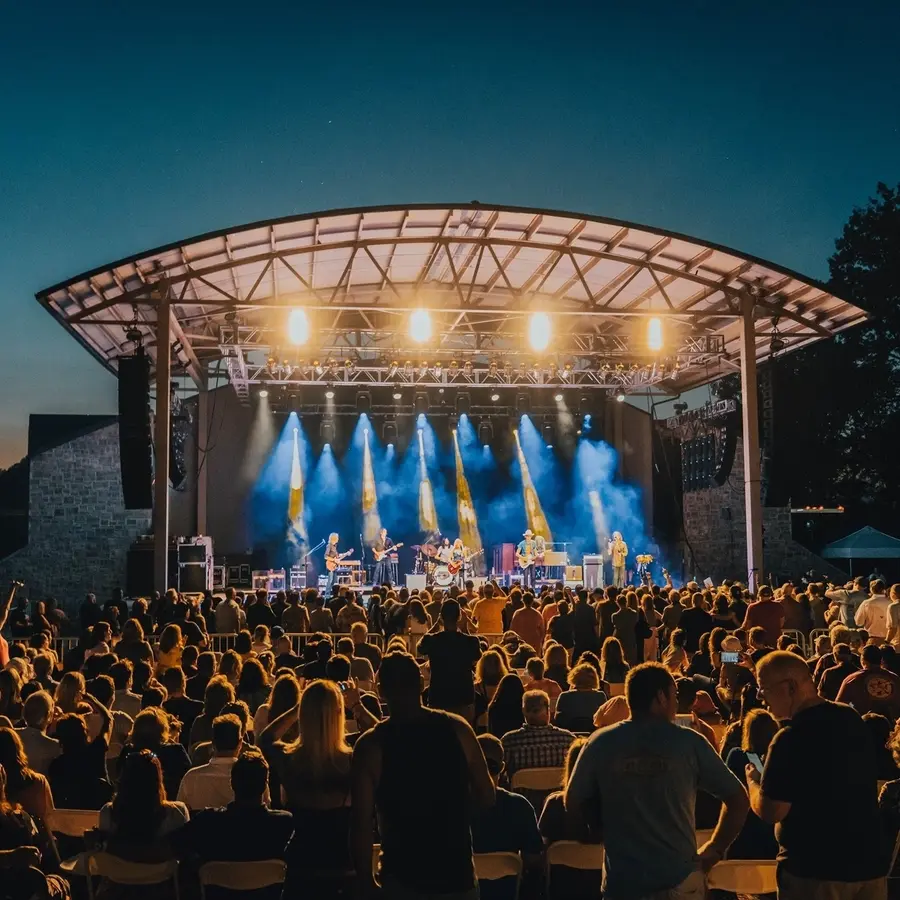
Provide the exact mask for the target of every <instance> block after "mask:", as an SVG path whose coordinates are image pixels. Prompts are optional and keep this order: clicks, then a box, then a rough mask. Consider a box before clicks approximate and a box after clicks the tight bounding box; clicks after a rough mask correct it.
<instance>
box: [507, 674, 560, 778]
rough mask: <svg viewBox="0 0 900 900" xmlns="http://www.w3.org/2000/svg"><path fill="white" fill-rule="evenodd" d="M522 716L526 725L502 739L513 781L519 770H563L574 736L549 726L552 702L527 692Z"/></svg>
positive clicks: (537, 693) (535, 692)
mask: <svg viewBox="0 0 900 900" xmlns="http://www.w3.org/2000/svg"><path fill="white" fill-rule="evenodd" d="M522 713H523V716H524V719H525V724H524V725H523V726H522V727H521V728H517V729H516V730H515V731H510V732H507V733H506V734H505V735H504V736H503V739H502V741H503V753H504V757H505V762H506V770H507V772H508V773H509V775H510V777H512V776H513V775H515V774H516V772H517V771H519V769H543V768H548V767H549V768H560V769H561V768H562V767H563V764H564V763H565V759H566V753H567V752H568V749H569V745H570V744H571V743H572V741H573V740H575V735H574V734H572V732H571V731H567V730H565V729H564V728H558V727H557V726H555V725H551V724H550V698H549V697H548V696H547V695H546V694H545V693H544V692H543V691H526V692H525V694H524V696H523V697H522Z"/></svg>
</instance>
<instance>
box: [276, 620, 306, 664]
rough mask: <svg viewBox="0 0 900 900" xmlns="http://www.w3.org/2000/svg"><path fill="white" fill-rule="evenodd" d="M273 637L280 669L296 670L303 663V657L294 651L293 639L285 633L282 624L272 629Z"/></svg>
mask: <svg viewBox="0 0 900 900" xmlns="http://www.w3.org/2000/svg"><path fill="white" fill-rule="evenodd" d="M272 637H273V638H274V640H275V665H276V667H277V668H279V669H291V670H292V671H293V670H295V669H296V668H297V667H298V666H302V665H303V657H301V656H297V654H296V653H294V647H293V644H292V643H291V639H290V638H289V637H288V636H287V635H285V634H284V632H283V631H282V629H281V626H279V625H276V626H275V628H273V629H272Z"/></svg>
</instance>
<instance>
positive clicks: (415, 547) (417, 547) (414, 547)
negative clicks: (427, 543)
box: [409, 544, 422, 553]
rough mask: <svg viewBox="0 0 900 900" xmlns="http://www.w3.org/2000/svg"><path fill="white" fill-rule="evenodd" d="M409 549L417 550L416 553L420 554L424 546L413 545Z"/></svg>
mask: <svg viewBox="0 0 900 900" xmlns="http://www.w3.org/2000/svg"><path fill="white" fill-rule="evenodd" d="M409 549H410V550H415V551H416V553H418V552H419V551H420V550H421V549H422V545H421V544H413V545H412V546H411V547H410V548H409Z"/></svg>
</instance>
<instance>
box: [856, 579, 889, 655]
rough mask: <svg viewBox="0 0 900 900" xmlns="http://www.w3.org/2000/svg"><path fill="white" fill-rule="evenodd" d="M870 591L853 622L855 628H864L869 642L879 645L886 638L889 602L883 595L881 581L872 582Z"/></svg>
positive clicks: (883, 589) (883, 586)
mask: <svg viewBox="0 0 900 900" xmlns="http://www.w3.org/2000/svg"><path fill="white" fill-rule="evenodd" d="M870 590H871V592H872V594H871V596H870V597H869V598H868V599H867V600H863V602H862V603H861V604H860V605H859V609H858V610H856V613H855V615H854V617H853V620H854V622H855V624H856V626H857V628H865V630H866V631H868V632H869V638H870V640H876V641H878V643H881V641H883V640H884V639H885V638H886V637H887V631H888V621H887V614H888V608H889V607H890V603H891V601H890V599H889V598H888V596H887V594H885V585H884V582H883V581H873V582H872V584H871V586H870Z"/></svg>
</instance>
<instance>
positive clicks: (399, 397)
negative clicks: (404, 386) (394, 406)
mask: <svg viewBox="0 0 900 900" xmlns="http://www.w3.org/2000/svg"><path fill="white" fill-rule="evenodd" d="M394 399H395V400H402V399H403V394H401V393H400V391H397V392H396V393H395V394H394Z"/></svg>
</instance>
